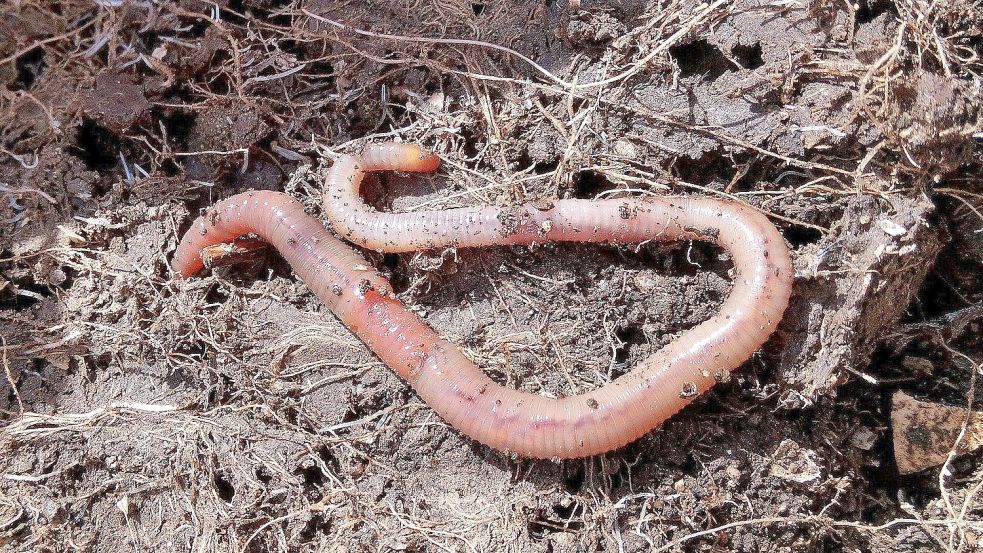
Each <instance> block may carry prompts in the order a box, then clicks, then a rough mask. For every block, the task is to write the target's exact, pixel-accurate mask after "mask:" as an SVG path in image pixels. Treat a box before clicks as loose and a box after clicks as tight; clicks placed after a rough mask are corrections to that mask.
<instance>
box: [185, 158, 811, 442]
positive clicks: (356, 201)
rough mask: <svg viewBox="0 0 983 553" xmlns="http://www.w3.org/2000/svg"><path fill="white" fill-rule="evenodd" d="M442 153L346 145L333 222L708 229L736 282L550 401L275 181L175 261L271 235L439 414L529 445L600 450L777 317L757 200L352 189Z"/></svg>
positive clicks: (768, 235)
mask: <svg viewBox="0 0 983 553" xmlns="http://www.w3.org/2000/svg"><path fill="white" fill-rule="evenodd" d="M438 164H439V160H438V158H436V156H433V155H432V154H429V153H427V152H425V151H423V150H421V149H420V148H418V147H416V146H412V145H404V144H384V145H375V146H369V147H367V148H366V149H365V150H364V151H363V153H362V155H361V156H342V157H341V158H340V159H339V160H338V161H337V162H336V163H335V165H334V166H333V167H332V169H331V171H330V173H329V176H328V178H327V183H326V184H327V186H326V190H325V195H324V206H325V210H326V213H327V216H328V218H329V220H330V221H331V223H332V225H334V227H335V229H336V230H337V231H338V233H339V234H340V235H341V236H342V237H344V238H345V239H347V240H350V241H352V242H355V243H357V244H359V245H361V246H363V247H366V248H371V249H376V250H379V251H387V252H404V251H413V250H419V249H432V248H442V247H447V246H457V247H475V246H483V245H492V244H529V243H533V242H537V243H543V242H546V241H568V242H595V243H638V242H643V241H647V240H655V241H662V242H671V241H679V240H705V241H709V242H713V243H716V244H718V245H720V246H721V247H722V248H724V249H725V250H726V251H727V252H728V253H729V254H730V256H731V258H732V260H733V264H734V273H735V277H734V286H733V290H732V292H731V294H730V296H729V297H728V298H727V300H726V301H725V302H724V304H723V306H722V307H721V309H720V311H719V312H718V313H717V314H716V315H715V316H714V317H712V318H710V319H709V320H707V321H704V322H703V323H701V324H699V325H697V326H695V327H693V328H692V329H690V330H688V331H686V332H684V333H683V334H681V335H680V336H679V337H677V338H676V340H674V341H673V342H671V343H670V344H668V345H667V346H665V347H664V348H662V349H660V350H659V351H657V352H655V353H654V354H652V355H651V356H650V357H648V358H647V359H645V360H643V361H641V362H640V363H639V364H638V365H637V366H636V367H634V368H633V369H632V370H631V371H630V372H628V373H627V374H625V375H623V376H621V377H619V378H617V379H616V380H614V381H612V382H610V383H608V384H606V385H604V386H602V387H600V388H599V389H597V390H594V391H591V392H587V393H584V394H580V395H576V396H570V397H565V398H560V399H551V398H546V397H543V396H539V395H536V394H532V393H527V392H521V391H518V390H514V389H510V388H506V387H504V386H501V385H499V384H497V383H496V382H494V381H492V380H491V379H490V378H488V376H487V375H485V373H484V372H483V371H481V369H479V368H478V367H477V366H476V365H475V364H474V363H473V362H471V361H470V360H469V359H468V358H467V357H465V356H464V354H463V353H462V352H461V351H460V349H458V348H457V347H456V346H455V345H453V344H451V343H450V342H447V341H446V340H443V339H441V338H440V336H438V335H437V333H436V332H435V331H434V330H433V329H431V328H430V326H429V325H427V324H426V322H424V321H423V320H422V319H420V318H419V317H418V316H417V315H415V314H414V313H412V312H411V311H409V310H408V309H406V307H405V306H404V305H403V304H402V303H400V302H399V301H398V300H397V299H395V297H394V296H393V294H392V292H391V287H390V286H389V283H388V282H387V281H386V280H385V279H384V278H383V277H382V276H380V275H378V274H377V273H376V272H375V271H373V270H369V269H368V268H367V262H366V261H365V259H364V258H363V257H362V256H361V255H359V254H357V253H356V252H355V251H353V250H352V249H351V248H350V247H349V246H347V245H346V244H344V243H343V242H342V241H340V240H338V239H337V238H335V237H334V236H333V235H332V234H331V233H329V232H328V231H327V230H326V229H325V228H324V227H323V226H322V225H321V223H320V222H319V221H318V220H317V219H315V218H313V217H311V216H310V215H307V214H306V213H304V210H303V207H302V206H301V204H300V203H299V202H297V201H296V200H294V199H292V198H290V197H289V196H287V195H286V194H281V193H276V192H259V191H257V192H247V193H245V194H239V195H237V196H233V197H232V198H229V199H227V200H225V201H224V202H221V203H219V204H217V205H216V206H214V207H212V208H210V209H209V210H207V211H206V212H205V213H204V215H202V216H201V217H199V218H198V219H197V220H196V221H195V222H194V225H193V227H192V228H191V230H189V231H188V233H187V234H186V235H185V236H184V238H183V239H182V241H181V243H180V245H179V246H178V250H177V252H176V254H175V257H174V268H175V270H176V272H177V273H178V274H180V275H181V276H184V277H187V276H190V275H192V274H194V273H196V272H197V271H199V270H200V269H201V267H202V266H201V260H200V255H199V253H198V252H199V251H200V250H201V248H203V247H205V246H208V245H212V244H215V243H218V242H224V241H227V240H229V239H232V238H234V237H236V236H239V235H241V234H245V233H255V234H257V235H259V236H260V237H261V238H263V239H264V240H267V241H269V242H270V243H272V244H273V245H274V247H276V248H277V249H278V250H279V251H280V252H282V253H283V255H284V257H285V258H286V259H287V261H288V262H289V263H290V265H291V267H293V269H294V271H295V272H296V273H297V275H298V276H299V277H300V278H301V279H302V280H303V281H304V282H305V283H307V284H308V285H309V286H310V287H311V289H312V290H313V291H314V293H315V294H316V295H317V296H318V297H319V298H320V299H321V300H322V301H323V302H324V303H325V304H326V305H327V306H328V307H329V308H330V309H331V310H332V311H333V312H334V313H335V314H336V315H337V316H338V317H339V318H340V319H341V321H342V322H343V323H344V324H345V325H346V326H347V327H348V328H350V329H351V330H352V331H353V332H354V333H355V334H356V335H358V336H359V338H360V339H362V341H364V342H365V343H366V344H367V345H368V346H369V348H370V349H372V351H374V352H375V353H376V355H378V356H379V358H380V359H382V361H383V362H385V363H386V364H387V365H388V366H389V367H391V368H392V369H393V370H395V371H396V372H397V373H398V374H399V376H400V377H402V378H403V379H405V380H406V381H407V382H408V383H409V384H410V385H411V386H413V388H414V389H415V390H416V392H417V394H419V396H420V397H421V398H422V399H423V400H424V401H425V402H426V403H427V404H428V405H430V406H431V407H432V408H433V409H434V410H435V411H437V412H438V414H440V416H441V417H443V418H444V419H445V420H446V421H447V422H448V423H450V424H451V425H452V426H454V427H455V428H457V429H458V430H460V431H461V432H463V433H465V434H467V435H468V436H471V437H472V438H474V439H475V440H478V441H479V442H482V443H484V444H487V445H489V446H491V447H493V448H496V449H499V450H503V451H507V452H514V453H517V454H520V455H523V456H527V457H539V458H571V457H583V456H587V455H594V454H598V453H603V452H606V451H609V450H612V449H615V448H618V447H620V446H623V445H625V444H627V443H629V442H631V441H634V440H635V439H637V438H639V437H641V436H642V435H644V434H645V433H647V432H649V431H650V430H652V429H653V428H655V427H657V426H658V425H660V424H661V423H662V422H663V421H665V420H666V419H668V418H669V417H671V416H672V415H673V414H675V413H676V412H677V411H679V410H680V409H682V408H683V407H684V406H685V405H687V404H688V403H690V402H691V401H692V400H693V399H694V398H695V397H697V396H699V395H700V394H702V393H704V392H706V391H707V390H708V389H709V388H710V387H712V386H713V385H714V384H715V383H717V382H719V381H720V380H721V379H722V378H723V377H724V374H725V372H726V371H730V370H732V369H734V368H735V367H737V366H739V365H740V364H741V363H742V362H743V361H745V360H746V359H747V358H748V357H750V356H751V354H752V353H754V351H756V350H757V349H758V348H759V347H760V346H761V345H762V344H763V343H764V342H765V340H767V338H768V336H770V335H771V333H772V332H773V331H774V329H775V327H776V326H777V324H778V322H779V320H780V319H781V316H782V314H783V312H784V310H785V308H786V306H787V304H788V300H789V297H790V295H791V288H792V277H793V273H792V264H791V259H790V256H789V252H788V248H787V247H786V245H785V241H784V239H783V238H782V236H781V235H780V234H779V232H778V231H777V229H775V227H774V226H773V225H772V224H771V223H770V222H769V221H768V220H767V219H766V218H765V217H764V216H763V215H762V214H761V213H759V212H757V211H755V210H753V209H751V208H749V207H747V206H744V205H741V204H738V203H736V202H729V201H721V200H715V199H708V198H658V199H645V200H635V199H625V200H621V199H618V200H613V199H611V200H558V201H555V202H553V203H552V204H550V205H538V204H537V205H528V204H527V205H520V206H516V207H513V208H497V207H480V208H459V209H449V210H443V211H430V212H414V213H380V212H376V211H374V210H372V209H371V208H370V207H369V206H367V205H366V204H365V203H364V201H362V200H361V198H360V196H359V186H360V185H361V182H362V178H363V177H364V175H365V173H366V172H371V171H384V170H400V171H411V172H431V171H434V170H436V168H437V166H438Z"/></svg>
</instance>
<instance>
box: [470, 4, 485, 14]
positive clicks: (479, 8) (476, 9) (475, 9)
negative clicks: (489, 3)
mask: <svg viewBox="0 0 983 553" xmlns="http://www.w3.org/2000/svg"><path fill="white" fill-rule="evenodd" d="M471 11H473V12H474V14H475V15H481V13H482V12H484V11H485V5H484V4H479V3H473V4H471Z"/></svg>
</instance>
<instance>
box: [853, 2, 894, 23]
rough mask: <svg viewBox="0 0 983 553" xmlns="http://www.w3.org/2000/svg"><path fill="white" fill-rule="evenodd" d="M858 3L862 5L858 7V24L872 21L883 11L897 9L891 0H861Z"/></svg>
mask: <svg viewBox="0 0 983 553" xmlns="http://www.w3.org/2000/svg"><path fill="white" fill-rule="evenodd" d="M858 4H859V5H860V7H859V8H858V9H857V25H864V24H866V23H870V22H871V21H873V20H875V19H877V18H878V17H879V16H880V15H881V14H883V13H886V12H888V11H895V9H894V5H893V3H892V2H890V1H889V0H861V1H860V2H858ZM895 13H897V12H896V11H895Z"/></svg>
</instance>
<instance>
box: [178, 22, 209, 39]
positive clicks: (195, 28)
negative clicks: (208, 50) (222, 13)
mask: <svg viewBox="0 0 983 553" xmlns="http://www.w3.org/2000/svg"><path fill="white" fill-rule="evenodd" d="M211 24H212V23H211V20H198V21H195V22H194V23H192V24H191V25H190V26H189V27H186V28H187V29H188V30H187V31H185V34H184V36H185V37H186V38H201V37H202V36H203V35H204V34H205V31H207V30H208V27H209V26H211Z"/></svg>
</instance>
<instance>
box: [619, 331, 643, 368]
mask: <svg viewBox="0 0 983 553" xmlns="http://www.w3.org/2000/svg"><path fill="white" fill-rule="evenodd" d="M614 335H615V337H617V338H618V340H619V341H620V342H621V345H620V346H619V347H618V349H617V350H615V352H614V361H615V363H618V364H620V365H623V364H625V363H628V358H629V354H630V353H631V347H632V346H640V345H643V344H644V343H645V332H643V331H642V329H641V327H637V326H628V327H625V328H621V329H617V330H615V331H614ZM618 376H620V375H618Z"/></svg>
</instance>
